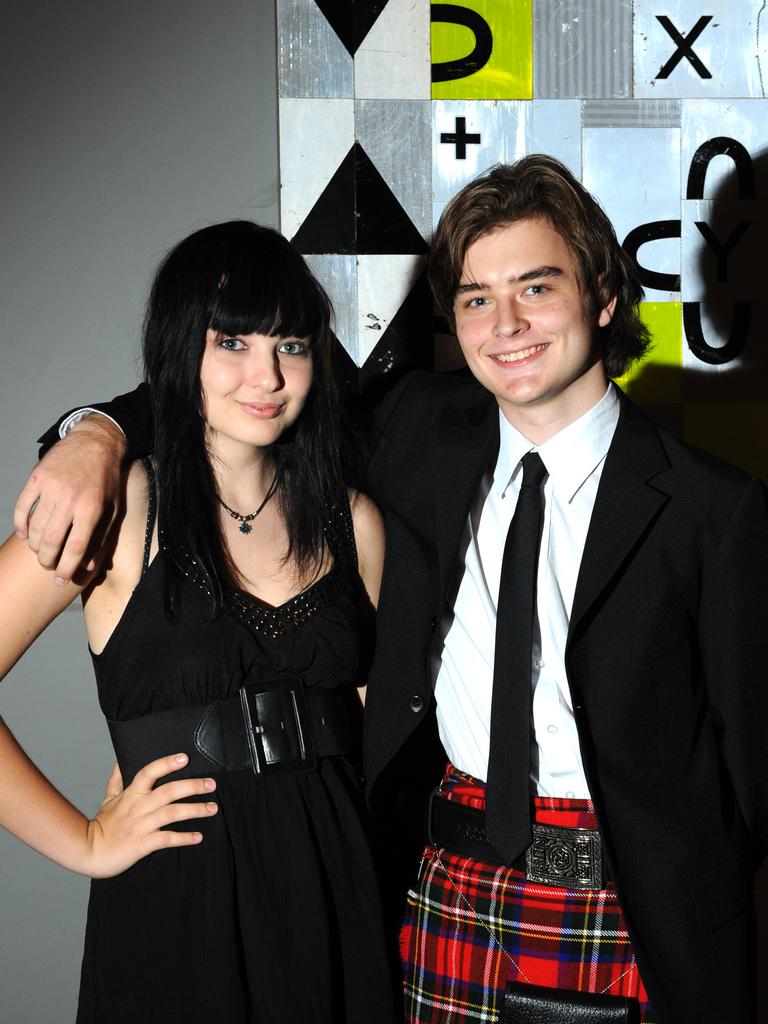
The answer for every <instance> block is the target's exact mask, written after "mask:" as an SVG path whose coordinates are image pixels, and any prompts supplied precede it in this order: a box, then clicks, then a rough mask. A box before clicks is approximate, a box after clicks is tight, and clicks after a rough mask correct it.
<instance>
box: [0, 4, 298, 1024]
mask: <svg viewBox="0 0 768 1024" xmlns="http://www.w3.org/2000/svg"><path fill="white" fill-rule="evenodd" d="M0 97H2V99H0V104H2V136H1V137H2V141H3V147H2V149H3V152H2V157H1V158H0V160H1V161H2V164H1V165H0V224H2V232H3V238H2V249H1V250H0V253H1V255H0V260H1V261H2V270H1V272H0V308H1V309H2V319H1V320H0V356H1V361H0V437H2V442H1V444H2V448H1V449H0V450H1V451H2V455H3V457H2V470H3V472H2V474H0V531H1V532H2V534H3V535H5V534H7V533H8V532H9V531H10V528H11V510H12V506H13V502H14V500H15V496H16V493H17V491H18V489H19V488H20V486H21V484H22V483H23V481H24V479H25V478H26V474H27V472H28V470H29V468H30V466H31V465H32V463H33V460H34V458H35V453H36V448H35V445H34V443H33V442H34V438H35V437H36V436H37V434H38V433H39V432H40V430H41V429H42V427H43V426H45V425H46V424H47V423H48V422H49V421H51V420H52V419H53V418H54V415H55V414H56V413H57V412H58V411H60V410H64V409H66V408H69V407H71V406H73V405H77V404H80V403H82V402H85V401H88V400H95V399H98V398H105V397H109V396H111V395H112V394H115V393H116V392H120V391H124V390H127V389H128V388H130V387H132V386H133V385H134V383H135V382H136V381H137V379H138V376H139V365H138V358H137V352H138V346H137V338H138V329H139V324H140V320H141V315H142V308H143V304H144V299H145V295H146V289H147V284H148V281H149V278H150V275H151V272H152V268H153V266H154V265H155V263H156V262H157V260H158V258H159V256H160V255H161V254H162V253H163V252H164V251H165V250H166V249H167V248H168V247H169V246H170V245H172V244H173V243H174V242H176V241H177V240H179V239H180V238H182V237H183V236H184V235H186V234H188V233H189V232H190V231H192V230H194V229H195V228H197V227H201V226H203V225H205V224H207V223H210V222H215V221H219V220H228V219H232V218H250V219H253V220H258V221H261V222H263V223H266V224H270V225H273V226H276V224H277V199H278V186H277V124H276V122H277V115H276V87H275V35H274V13H273V4H272V0H217V2H216V3H211V2H210V0H160V2H158V0H134V2H133V3H131V4H124V3H120V2H117V0H106V2H101V3H96V2H92V3H87V2H85V0H69V2H68V3H66V4H52V3H49V2H44V0H25V2H24V3H20V2H18V3H14V4H6V5H5V6H4V11H3V60H2V62H1V63H0ZM1 628H2V624H0V629H1ZM0 714H2V715H3V717H4V718H5V719H6V721H7V722H8V723H9V724H10V725H11V727H12V728H13V729H14V730H15V731H16V733H17V735H18V736H19V738H20V740H21V741H22V743H23V744H24V745H25V747H26V748H27V750H28V751H29V752H30V754H31V755H32V756H33V757H34V758H35V759H36V760H37V762H38V763H39V764H40V766H41V767H42V768H43V770H44V771H46V772H47V773H48V774H49V775H50V777H51V778H52V779H53V780H54V781H55V782H56V783H57V784H58V785H59V787H60V788H61V789H62V790H63V792H64V793H66V794H67V795H68V796H69V797H70V799H72V800H73V801H74V802H75V803H76V804H78V806H80V807H81V808H83V810H85V811H86V812H88V813H92V811H93V810H94V808H95V807H96V805H97V804H98V801H99V799H100V795H101V792H102V790H103V786H104V782H105V780H106V777H107V775H108V773H109V770H110V768H111V764H112V758H111V753H110V746H109V741H108V738H107V734H106V729H105V727H104V724H103V722H102V721H101V720H100V717H99V711H98V707H97V704H96V698H95V686H94V682H93V677H92V672H91V668H90V664H89V661H88V658H87V653H86V648H85V639H84V633H83V627H82V620H81V616H80V613H79V609H78V608H72V609H70V610H69V611H68V612H66V613H65V614H64V615H63V616H62V617H61V618H60V619H59V620H58V621H57V622H56V623H54V624H53V626H52V627H51V628H50V629H49V630H48V631H47V632H46V634H45V636H43V637H42V638H41V639H40V640H39V641H38V643H37V644H36V645H35V647H34V649H33V650H32V651H30V652H29V653H28V654H27V656H26V657H25V658H24V659H23V660H22V661H21V662H20V664H19V665H18V666H17V667H16V669H14V671H13V672H11V673H10V675H9V676H8V677H7V678H6V679H5V681H4V682H3V684H2V691H1V692H0ZM87 893H88V883H87V881H86V880H84V879H82V878H79V877H77V876H74V875H71V874H69V873H67V872H65V871H63V870H62V869H60V868H57V867H56V866H54V865H52V864H49V863H48V862H47V861H45V860H43V858H41V857H39V856H38V855H37V854H36V853H33V852H32V851H30V850H28V849H27V848H26V847H23V846H22V845H21V844H20V843H18V842H16V841H15V840H14V839H11V838H10V837H9V836H7V835H6V834H5V833H0V906H1V907H2V911H1V913H0V920H1V921H2V925H1V926H0V1020H2V1021H3V1022H4V1024H40V1022H42V1021H51V1022H56V1024H58V1022H66V1021H71V1020H73V1019H74V1013H75V1005H76V996H77V984H78V973H79V967H80V955H81V950H82V935H83V928H84V922H85V910H86V900H87Z"/></svg>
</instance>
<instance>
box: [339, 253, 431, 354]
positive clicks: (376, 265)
mask: <svg viewBox="0 0 768 1024" xmlns="http://www.w3.org/2000/svg"><path fill="white" fill-rule="evenodd" d="M423 267H424V258H423V257H422V256H358V258H357V273H358V277H357V286H358V299H357V309H358V321H357V330H358V335H357V339H358V340H357V353H358V356H357V358H356V360H355V361H356V362H357V365H358V366H362V365H363V363H364V362H365V361H366V359H367V358H368V356H369V355H370V354H371V352H372V351H373V349H374V348H375V347H376V345H378V343H379V342H380V341H381V338H382V335H383V334H384V331H385V330H386V329H387V327H389V325H390V323H391V322H392V320H393V319H394V317H395V315H396V313H397V311H398V310H399V309H400V307H401V306H402V304H403V302H404V301H405V299H406V298H407V296H408V293H409V292H410V291H411V289H412V288H413V286H414V284H415V283H416V280H417V279H418V276H419V274H420V273H421V271H422V270H423Z"/></svg>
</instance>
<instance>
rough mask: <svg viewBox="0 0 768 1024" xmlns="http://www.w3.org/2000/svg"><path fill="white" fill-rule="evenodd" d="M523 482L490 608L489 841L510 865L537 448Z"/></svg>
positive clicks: (516, 829)
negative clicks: (492, 638)
mask: <svg viewBox="0 0 768 1024" xmlns="http://www.w3.org/2000/svg"><path fill="white" fill-rule="evenodd" d="M522 465H523V481H522V484H521V486H520V496H519V497H518V499H517V507H516V508H515V514H514V516H513V517H512V522H511V523H510V524H509V531H508V532H507V540H506V543H505V545H504V557H503V558H502V562H501V582H500V584H499V599H498V602H497V605H496V607H497V611H496V652H495V656H494V663H493V699H492V702H491V745H490V753H489V757H488V783H487V790H486V833H487V836H488V841H489V842H490V843H491V844H492V845H493V846H494V847H495V848H496V849H497V850H498V852H499V853H500V854H501V855H502V857H503V858H504V860H505V861H506V862H507V863H508V864H511V863H512V862H513V861H514V860H516V858H517V857H518V856H519V855H520V854H521V853H522V852H523V850H525V848H526V847H527V846H529V845H530V843H531V804H530V799H531V798H530V788H531V781H530V780H531V659H532V648H533V623H534V616H535V613H536V567H537V565H538V561H539V543H540V538H541V519H542V515H543V512H544V495H543V492H542V489H541V484H542V481H543V480H544V477H545V476H546V475H547V470H546V467H545V466H544V463H543V462H542V461H541V457H540V456H539V455H538V454H537V453H536V452H528V454H527V455H524V456H523V459H522Z"/></svg>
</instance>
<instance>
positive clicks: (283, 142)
mask: <svg viewBox="0 0 768 1024" xmlns="http://www.w3.org/2000/svg"><path fill="white" fill-rule="evenodd" d="M279 109H280V181H281V185H282V188H281V193H280V230H281V231H282V233H283V234H284V235H285V236H286V238H293V236H294V235H295V234H296V232H297V231H298V229H299V227H300V226H301V224H302V222H303V221H304V218H305V217H306V216H307V214H308V213H309V211H310V210H311V209H312V207H313V206H314V205H315V203H316V202H317V200H318V198H319V197H320V194H321V193H322V191H323V189H324V188H325V186H326V185H327V184H328V182H329V181H330V179H331V178H332V177H333V175H334V173H335V171H336V168H337V167H338V166H339V164H340V163H341V161H342V160H343V159H344V157H345V156H346V155H347V153H348V152H349V150H350V149H351V147H352V145H353V144H354V141H355V123H354V122H355V105H354V100H351V99H350V100H292V99H282V100H280V104H279Z"/></svg>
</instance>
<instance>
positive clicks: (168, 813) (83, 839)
mask: <svg viewBox="0 0 768 1024" xmlns="http://www.w3.org/2000/svg"><path fill="white" fill-rule="evenodd" d="M88 583H89V580H88V579H87V578H85V579H82V580H81V581H80V582H79V583H78V584H75V583H69V584H67V585H65V586H63V587H52V586H51V585H50V577H49V574H48V572H47V571H46V570H45V569H43V568H42V567H41V566H40V565H39V564H38V561H37V559H36V557H35V555H34V554H33V553H32V551H30V549H29V547H28V546H27V544H26V543H25V542H24V541H22V540H20V539H18V538H17V537H10V538H9V539H8V540H7V541H6V542H5V544H3V545H2V547H0V622H2V623H3V629H2V631H0V678H3V677H4V676H5V675H6V674H7V673H8V672H9V671H10V670H11V668H12V667H13V666H14V665H15V664H16V662H17V661H18V659H19V658H20V657H21V656H22V655H23V653H24V652H25V651H26V650H27V648H28V647H29V646H30V644H32V643H33V642H34V640H35V639H36V638H37V637H38V636H39V635H40V633H42V631H43V630H44V629H45V627H46V626H47V625H48V624H49V623H50V622H51V621H52V620H53V619H54V618H55V617H56V616H57V615H58V614H59V613H60V612H61V611H62V610H63V609H64V608H65V607H67V605H69V604H70V603H71V602H72V601H73V600H74V599H75V598H76V597H77V596H78V595H79V594H80V593H81V592H82V590H83V589H84V587H85V586H86V585H87V584H88ZM179 756H182V761H179V760H178V757H179ZM183 763H186V756H185V755H171V756H170V757H167V758H162V759H160V760H159V761H155V762H153V763H152V764H151V765H148V766H147V767H146V768H144V769H142V771H140V772H139V773H138V774H137V776H136V778H135V779H134V780H133V782H132V783H131V785H130V786H128V787H127V788H125V789H123V788H122V784H121V780H120V777H119V773H118V774H114V773H113V775H112V777H111V779H110V782H109V785H108V787H107V795H106V797H105V800H104V802H103V803H102V805H101V808H100V810H99V812H98V813H97V814H96V816H95V817H94V818H93V819H92V820H89V819H88V818H86V816H85V815H83V814H82V813H81V812H80V811H78V810H77V808H75V807H74V806H73V805H72V804H71V803H69V801H68V800H66V798H65V797H63V796H62V795H61V793H59V792H58V791H57V790H56V789H55V787H54V786H52V785H51V783H50V782H49V781H48V780H47V779H46V778H45V776H44V775H43V774H42V773H41V772H40V771H39V770H38V769H37V767H36V766H35V765H34V763H33V762H32V761H31V760H30V759H29V758H28V757H27V755H26V754H25V752H24V751H23V750H22V748H21V746H20V745H19V744H18V743H17V742H16V740H15V738H14V737H13V735H12V733H11V732H10V730H9V729H8V727H7V725H6V724H5V722H3V721H2V720H0V825H2V826H3V827H4V828H7V829H8V830H9V831H11V832H12V833H13V834H14V835H15V836H17V837H18V838H19V839H21V840H22V841H23V842H25V843H27V844H28V845H30V846H32V847H34V848H35V849H37V850H39V851H40V852H41V853H43V854H45V855H46V856H48V857H50V858H51V859H52V860H54V861H56V862H57V863H59V864H61V865H63V866H64V867H67V868H69V869H70V870H72V871H77V872H80V873H82V874H86V875H89V876H91V877H103V876H107V875H114V874H118V873H119V872H121V871H124V870H125V869H126V868H128V867H130V865H131V864H133V863H135V862H136V861H137V860H138V859H140V858H141V857H143V856H145V855H146V854H147V853H150V852H152V851H153V850H159V849H163V848H165V847H168V846H180V845H188V844H190V843H197V842H199V841H200V839H201V836H200V834H199V833H197V832H175V831H168V832H166V831H162V829H163V826H164V825H167V824H169V823H171V822H177V821H182V820H186V819H192V818H197V817H210V815H211V814H213V813H215V812H216V805H215V804H208V803H205V802H203V803H184V804H178V803H176V801H178V800H180V799H182V798H183V797H187V796H193V795H199V794H204V793H208V792H210V791H211V790H212V789H213V788H215V786H214V784H213V781H212V780H200V779H188V780H182V781H179V782H172V783H167V784H166V785H164V786H159V787H158V788H157V789H153V788H152V787H153V785H154V784H155V783H156V782H157V781H158V779H160V778H161V777H162V776H163V775H165V774H167V773H169V772H171V771H176V770H178V768H179V767H180V766H181V765H182V764H183Z"/></svg>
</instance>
